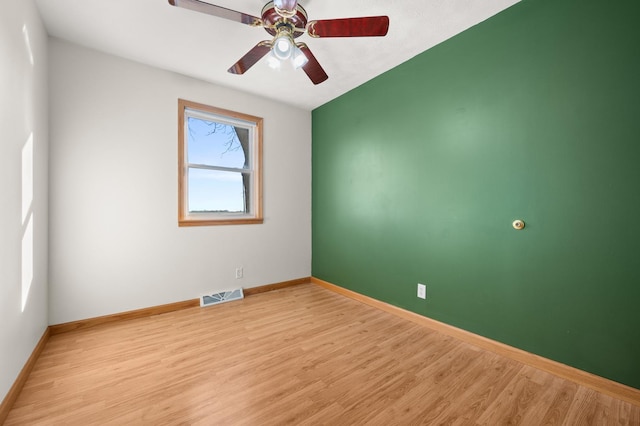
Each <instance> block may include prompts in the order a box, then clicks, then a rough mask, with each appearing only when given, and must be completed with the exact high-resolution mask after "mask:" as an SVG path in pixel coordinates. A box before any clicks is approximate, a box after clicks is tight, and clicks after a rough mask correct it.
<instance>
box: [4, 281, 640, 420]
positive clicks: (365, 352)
mask: <svg viewBox="0 0 640 426" xmlns="http://www.w3.org/2000/svg"><path fill="white" fill-rule="evenodd" d="M39 424H51V425H93V424H96V425H139V424H148V425H162V424H171V425H174V424H196V425H280V424H296V425H315V424H327V425H355V424H371V425H413V424H428V425H431V424H434V425H435V424H451V425H477V424H481V425H499V424H522V425H536V426H537V425H547V424H549V425H580V426H581V425H609V424H611V425H613V424H615V425H619V424H620V425H640V407H638V406H634V405H631V404H629V403H626V402H622V401H619V400H616V399H613V398H611V397H609V396H605V395H603V394H599V393H597V392H595V391H592V390H589V389H587V388H585V387H582V386H578V385H576V384H574V383H571V382H568V381H566V380H563V379H560V378H557V377H555V376H553V375H551V374H549V373H545V372H543V371H540V370H536V369H533V368H531V367H527V366H525V365H522V364H519V363H517V362H515V361H512V360H509V359H507V358H504V357H501V356H498V355H495V354H493V353H491V352H487V351H484V350H480V349H478V348H475V347H473V346H471V345H469V344H467V343H463V342H460V341H457V340H455V339H453V338H450V337H446V336H444V335H442V334H439V333H437V332H434V331H431V330H429V329H426V328H424V327H422V326H420V325H417V324H414V323H412V322H409V321H406V320H403V319H400V318H398V317H396V316H393V315H391V314H388V313H385V312H382V311H379V310H377V309H375V308H372V307H369V306H366V305H364V304H361V303H359V302H356V301H353V300H351V299H348V298H345V297H343V296H340V295H338V294H335V293H332V292H330V291H327V290H325V289H322V288H320V287H318V286H315V285H313V284H305V285H300V286H296V287H292V288H288V289H284V290H278V291H274V292H270V293H264V294H260V295H256V296H251V297H248V298H246V299H244V300H242V301H238V302H231V303H227V304H223V305H218V306H214V307H208V308H203V309H201V308H191V309H186V310H183V311H178V312H173V313H169V314H163V315H157V316H154V317H150V318H145V319H137V320H129V321H123V322H119V323H114V324H108V325H104V326H98V327H94V328H92V329H87V330H81V331H73V332H69V333H63V334H59V335H54V336H52V337H51V339H50V341H49V343H48V344H47V346H46V347H45V349H44V351H43V353H42V355H41V357H40V358H39V360H38V362H37V364H36V365H35V368H34V370H33V372H32V374H31V376H30V377H29V379H28V381H27V383H26V385H25V387H24V389H23V391H22V393H21V394H20V396H19V398H18V400H17V401H16V403H15V405H14V408H13V410H12V411H11V412H10V413H9V417H8V418H7V421H6V425H39Z"/></svg>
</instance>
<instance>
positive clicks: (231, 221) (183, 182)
mask: <svg viewBox="0 0 640 426" xmlns="http://www.w3.org/2000/svg"><path fill="white" fill-rule="evenodd" d="M187 109H190V110H195V111H198V112H203V113H205V114H206V113H209V114H214V115H218V116H222V117H228V118H230V119H232V120H241V121H245V122H248V123H251V124H252V127H254V129H253V130H254V131H253V133H254V135H253V140H252V141H251V152H252V154H253V158H251V165H252V169H253V172H252V175H253V182H252V184H253V185H252V187H251V188H252V189H251V191H252V194H250V196H251V201H250V206H253V212H251V213H247V214H242V215H235V214H220V213H189V209H188V201H189V197H188V176H187V174H188V173H189V167H188V166H187V151H186V150H187V140H186V139H185V134H186V129H185V124H186V113H187ZM262 125H263V119H262V118H261V117H256V116H253V115H249V114H244V113H241V112H236V111H230V110H226V109H223V108H217V107H214V106H210V105H205V104H201V103H197V102H192V101H188V100H185V99H178V226H213V225H245V224H259V223H263V222H264V218H263V211H262V201H263V200H262Z"/></svg>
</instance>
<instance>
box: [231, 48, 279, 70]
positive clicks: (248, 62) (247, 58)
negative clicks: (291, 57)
mask: <svg viewBox="0 0 640 426" xmlns="http://www.w3.org/2000/svg"><path fill="white" fill-rule="evenodd" d="M270 50H271V42H270V41H261V42H260V43H258V44H256V45H255V46H254V47H253V49H251V50H250V51H248V52H247V53H246V54H245V55H244V56H243V57H242V58H240V60H238V62H236V63H235V64H233V66H231V68H229V69H228V70H227V71H228V72H230V73H231V74H244V73H245V72H247V70H248V69H249V68H251V67H252V66H254V65H255V64H256V63H257V62H258V61H259V60H260V59H262V57H263V56H265V55H266V54H267V53H269V51H270Z"/></svg>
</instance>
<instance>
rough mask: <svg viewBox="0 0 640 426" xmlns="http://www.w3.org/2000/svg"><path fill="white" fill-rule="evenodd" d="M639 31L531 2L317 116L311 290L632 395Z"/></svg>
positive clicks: (581, 9)
mask: <svg viewBox="0 0 640 426" xmlns="http://www.w3.org/2000/svg"><path fill="white" fill-rule="evenodd" d="M639 16H640V3H638V2H636V1H632V0H622V1H618V2H615V4H614V3H611V2H606V1H603V0H586V1H580V2H578V1H575V0H524V1H522V2H521V3H518V4H516V5H514V6H513V7H511V8H509V9H507V10H505V11H503V12H502V13H500V14H498V15H496V16H494V17H492V18H491V19H489V20H487V21H485V22H483V23H481V24H480V25H477V26H475V27H473V28H471V29H469V30H467V31H465V32H463V33H462V34H459V35H458V36H456V37H454V38H452V39H450V40H448V41H446V42H444V43H442V44H440V45H438V46H436V47H434V48H432V49H430V50H429V51H427V52H425V53H423V54H421V55H419V56H416V57H415V58H413V59H411V60H410V61H408V62H406V63H404V64H402V65H400V66H398V67H397V68H395V69H393V70H391V71H389V72H387V73H385V74H383V75H381V76H379V77H377V78H376V79H374V80H372V81H370V82H368V83H366V84H364V85H362V86H360V87H358V88H356V89H355V90H353V91H351V92H349V93H347V94H345V95H343V96H342V97H340V98H337V99H335V100H334V101H332V102H329V103H327V104H325V105H323V106H321V107H319V108H317V109H316V110H314V111H313V187H312V188H313V266H312V272H313V275H314V276H315V277H317V278H320V279H323V280H326V281H329V282H331V283H334V284H337V285H340V286H342V287H345V288H348V289H351V290H354V291H356V292H359V293H362V294H365V295H367V296H370V297H373V298H375V299H378V300H382V301H385V302H388V303H390V304H393V305H396V306H399V307H402V308H404V309H407V310H410V311H413V312H416V313H419V314H422V315H425V316H428V317H430V318H434V319H437V320H440V321H443V322H446V323H448V324H451V325H454V326H457V327H461V328H463V329H466V330H469V331H472V332H474V333H477V334H480V335H483V336H487V337H489V338H491V339H495V340H498V341H500V342H504V343H507V344H509V345H512V346H515V347H518V348H521V349H524V350H526V351H529V352H533V353H536V354H539V355H542V356H544V357H547V358H550V359H553V360H557V361H559V362H562V363H565V364H569V365H572V366H574V367H577V368H580V369H582V370H586V371H589V372H592V373H595V374H597V375H600V376H603V377H607V378H610V379H613V380H615V381H618V382H621V383H624V384H627V385H630V386H633V387H636V388H640V217H638V213H639V212H640V107H639V105H640V43H639V42H640V25H638V17H639ZM393 25H394V22H391V31H393ZM396 25H399V23H396ZM515 219H522V220H524V221H525V222H526V228H525V229H524V230H522V231H516V230H515V229H513V227H512V225H511V224H512V222H513V221H514V220H515ZM417 283H425V284H426V285H427V300H426V301H425V300H421V299H418V298H417V297H416V287H417Z"/></svg>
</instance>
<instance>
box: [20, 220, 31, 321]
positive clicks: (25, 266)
mask: <svg viewBox="0 0 640 426" xmlns="http://www.w3.org/2000/svg"><path fill="white" fill-rule="evenodd" d="M32 283H33V214H31V215H29V222H27V228H26V229H25V231H24V234H23V235H22V312H24V308H25V306H27V299H28V298H29V290H31V284H32Z"/></svg>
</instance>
